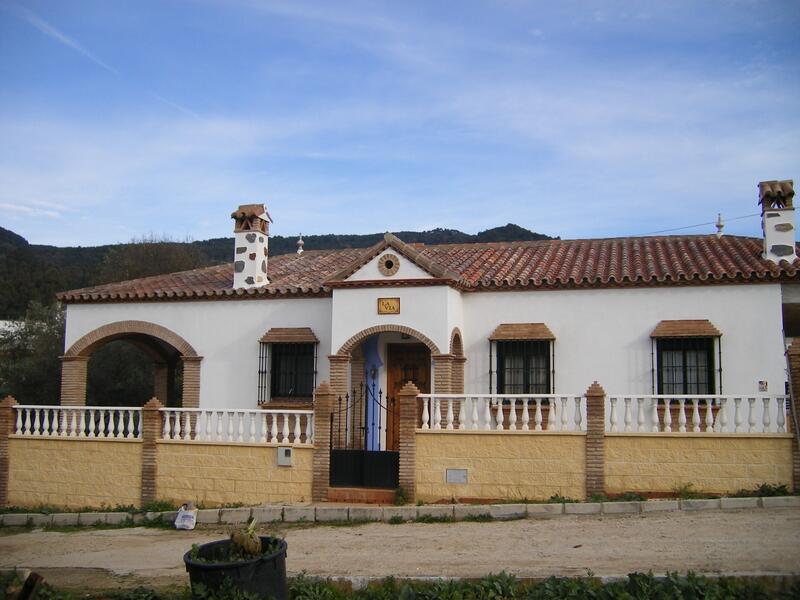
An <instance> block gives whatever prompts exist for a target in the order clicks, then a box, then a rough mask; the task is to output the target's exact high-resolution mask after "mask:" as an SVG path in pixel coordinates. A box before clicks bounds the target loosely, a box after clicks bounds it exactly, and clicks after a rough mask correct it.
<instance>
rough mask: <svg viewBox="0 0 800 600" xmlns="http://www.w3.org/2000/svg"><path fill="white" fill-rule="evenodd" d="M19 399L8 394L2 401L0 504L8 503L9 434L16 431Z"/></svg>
mask: <svg viewBox="0 0 800 600" xmlns="http://www.w3.org/2000/svg"><path fill="white" fill-rule="evenodd" d="M16 405H17V401H16V400H14V398H12V397H11V396H6V397H5V399H3V401H2V402H0V506H7V505H8V471H9V468H10V466H11V459H10V457H9V454H8V436H10V435H11V434H12V433H13V432H14V425H15V422H16V418H15V417H16V415H15V414H14V412H15V411H14V407H15V406H16Z"/></svg>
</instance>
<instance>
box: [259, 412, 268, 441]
mask: <svg viewBox="0 0 800 600" xmlns="http://www.w3.org/2000/svg"><path fill="white" fill-rule="evenodd" d="M260 416H261V419H260V421H261V424H260V427H259V431H260V432H261V435H259V437H258V441H259V442H260V443H262V444H263V443H265V442H266V441H267V413H266V412H264V411H263V410H262V411H261V415H260Z"/></svg>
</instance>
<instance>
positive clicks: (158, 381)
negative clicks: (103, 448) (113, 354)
mask: <svg viewBox="0 0 800 600" xmlns="http://www.w3.org/2000/svg"><path fill="white" fill-rule="evenodd" d="M117 341H125V342H127V343H129V344H131V345H132V346H133V347H135V348H137V349H138V350H140V351H141V352H143V353H144V354H145V355H146V356H148V357H149V358H150V359H151V360H152V362H153V391H154V395H155V396H156V397H157V398H159V400H161V401H162V403H164V404H167V402H168V400H169V399H170V396H171V395H170V393H169V389H170V388H171V387H173V384H174V379H175V374H176V372H178V371H180V370H181V368H182V384H181V386H180V387H181V394H180V395H181V398H180V401H179V402H178V401H177V399H173V400H174V401H175V403H179V404H180V405H181V406H183V407H186V408H197V407H199V405H200V361H201V360H202V357H200V356H198V355H197V352H196V351H195V349H194V348H193V347H192V346H191V344H189V343H188V342H187V341H186V340H185V339H183V338H182V337H181V336H179V335H178V334H176V333H175V332H173V331H171V330H169V329H167V328H166V327H163V326H161V325H157V324H155V323H150V322H147V321H118V322H115V323H109V324H107V325H103V326H102V327H98V328H97V329H95V330H93V331H91V332H89V333H87V334H86V335H84V336H83V337H82V338H80V339H79V340H77V341H76V342H75V343H74V344H72V346H70V348H69V349H68V350H67V351H66V353H65V354H64V356H63V357H62V377H61V404H62V405H65V406H82V405H85V404H86V383H87V375H88V364H89V359H90V358H91V356H92V354H93V353H94V352H95V351H96V350H98V349H99V348H101V347H103V346H105V345H106V344H109V343H111V342H117Z"/></svg>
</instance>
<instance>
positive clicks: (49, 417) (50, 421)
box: [14, 404, 142, 440]
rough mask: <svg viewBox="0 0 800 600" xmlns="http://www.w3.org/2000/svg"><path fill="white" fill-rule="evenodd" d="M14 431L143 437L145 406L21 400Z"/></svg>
mask: <svg viewBox="0 0 800 600" xmlns="http://www.w3.org/2000/svg"><path fill="white" fill-rule="evenodd" d="M14 409H15V410H16V412H17V415H16V419H15V428H14V433H15V434H16V435H24V436H28V437H59V438H95V439H108V440H122V439H138V438H141V437H142V432H141V423H142V409H141V408H132V407H127V406H109V407H99V406H35V405H28V404H18V405H17V406H15V407H14Z"/></svg>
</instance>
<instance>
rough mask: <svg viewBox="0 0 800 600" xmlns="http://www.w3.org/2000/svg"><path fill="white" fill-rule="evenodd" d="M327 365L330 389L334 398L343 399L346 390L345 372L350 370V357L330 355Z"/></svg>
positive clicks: (346, 355)
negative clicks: (328, 365) (340, 397)
mask: <svg viewBox="0 0 800 600" xmlns="http://www.w3.org/2000/svg"><path fill="white" fill-rule="evenodd" d="M328 363H329V364H330V374H331V383H330V387H331V388H332V389H333V392H334V394H335V395H336V396H342V397H344V395H345V394H346V393H347V388H348V378H347V374H348V373H347V372H348V371H349V370H350V355H349V354H331V355H329V356H328Z"/></svg>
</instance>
